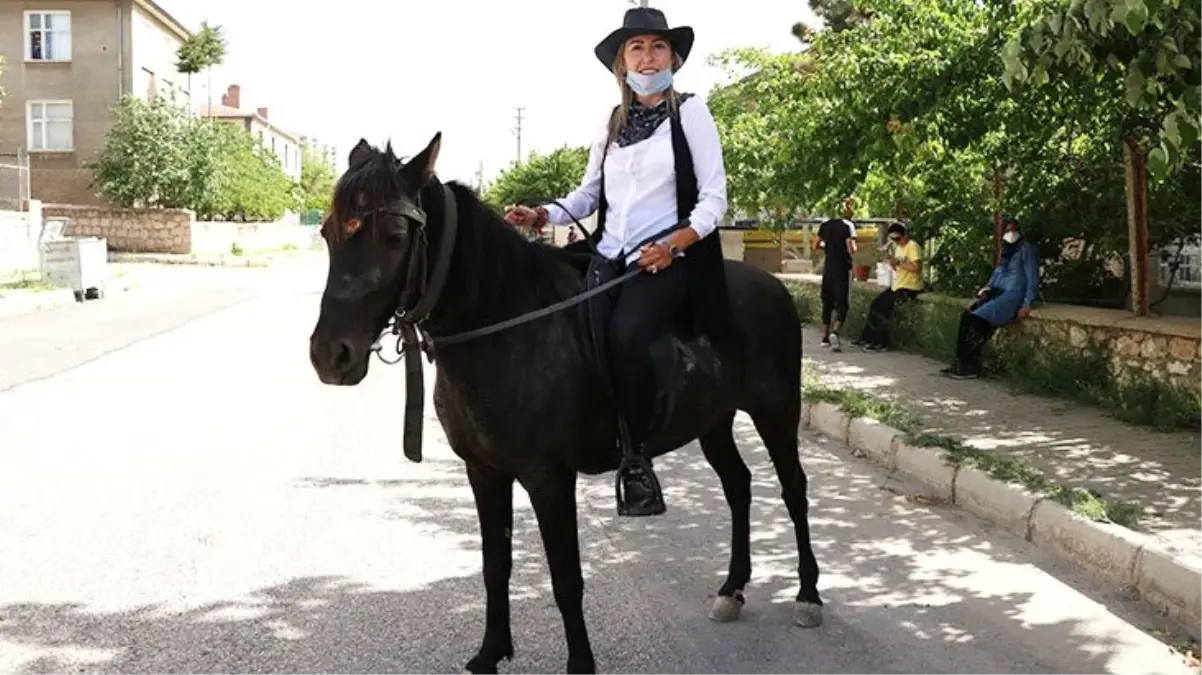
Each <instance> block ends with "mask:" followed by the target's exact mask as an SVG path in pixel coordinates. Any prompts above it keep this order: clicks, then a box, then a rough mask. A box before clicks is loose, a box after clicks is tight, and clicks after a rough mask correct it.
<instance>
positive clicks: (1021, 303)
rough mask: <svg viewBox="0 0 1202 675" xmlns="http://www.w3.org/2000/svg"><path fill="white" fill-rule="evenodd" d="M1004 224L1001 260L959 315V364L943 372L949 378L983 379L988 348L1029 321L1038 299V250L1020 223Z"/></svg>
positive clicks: (1009, 219)
mask: <svg viewBox="0 0 1202 675" xmlns="http://www.w3.org/2000/svg"><path fill="white" fill-rule="evenodd" d="M1002 224H1003V227H1004V228H1005V232H1004V233H1003V234H1002V241H1003V246H1002V257H1001V259H1000V260H999V261H998V264H997V267H995V268H994V270H993V274H992V275H990V277H989V283H987V284H986V285H985V287H984V288H982V289H981V290H979V291H977V301H976V302H975V303H973V305H972V306H971V307H969V308H968V309H966V310H964V313H963V314H961V315H960V331H959V335H958V336H957V338H956V360H955V362H953V363H952V365H951V366H949V367H947V368H944V369H943V370H942V371H941V372H942V373H943V374H944V375H947V376H948V377H952V378H955V379H958V380H968V379H974V378H978V377H980V376H981V351H982V350H983V349H984V347H985V344H986V343H987V342H989V339H990V338H992V337H993V334H994V333H995V332H997V329H999V328H1001V327H1003V326H1006V325H1009V324H1010V323H1012V322H1013V321H1015V320H1022V319H1025V318H1027V316H1028V315H1029V314H1030V313H1031V304H1032V303H1034V302H1035V299H1036V298H1038V297H1039V249H1037V248H1036V247H1035V245H1034V244H1032V243H1031V242H1029V241H1027V240H1026V238H1025V237H1023V233H1022V229H1021V228H1020V226H1019V224H1018V220H1016V219H1015V218H1013V217H1012V216H1005V217H1004V219H1003V221H1002Z"/></svg>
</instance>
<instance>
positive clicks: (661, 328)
mask: <svg viewBox="0 0 1202 675" xmlns="http://www.w3.org/2000/svg"><path fill="white" fill-rule="evenodd" d="M687 272H688V271H687V270H686V269H685V266H684V261H683V260H676V261H675V262H673V263H672V264H671V265H669V266H668V269H666V270H663V271H661V272H658V273H656V274H649V273H643V274H639V275H637V276H635V277H634V278H633V279H631V280H630V281H627V282H626V283H624V284H622V285H621V286H620V287H619V289H620V291H619V295H618V299H617V303H616V304H615V305H614V309H613V315H612V317H611V319H610V335H609V352H610V363H611V368H612V369H613V371H614V380H615V381H614V386H615V388H616V390H617V391H616V393H617V396H618V406H619V407H620V408H621V410H622V414H623V416H624V417H625V418H626V424H627V426H628V428H629V429H630V437H631V440H632V441H633V442H634V444H635V446H636V447H637V446H638V445H639V444H642V443H646V442H647V441H649V440H651V439H650V436H651V435H652V433H653V432H654V430H653V429H652V428H651V425H652V424H653V423H654V422H655V420H654V419H653V414H654V412H655V411H654V406H655V397H656V384H657V383H656V380H655V373H654V370H653V369H654V364H653V363H652V359H651V343H652V342H653V341H654V340H655V339H656V338H658V337H660V336H661V335H663V334H664V333H665V332H667V331H669V330H671V327H672V322H673V320H674V317H675V315H676V313H677V312H678V311H679V310H680V308H681V306H682V305H683V304H684V302H685V299H686V297H687V296H688V274H687Z"/></svg>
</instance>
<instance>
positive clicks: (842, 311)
mask: <svg viewBox="0 0 1202 675" xmlns="http://www.w3.org/2000/svg"><path fill="white" fill-rule="evenodd" d="M827 264H828V265H829V263H827ZM850 305H851V270H849V269H829V268H828V269H824V270H823V271H822V325H824V326H829V325H831V319H832V318H833V319H834V320H835V321H838V322H839V324H840V325H842V324H843V322H844V321H847V309H848V307H849V306H850Z"/></svg>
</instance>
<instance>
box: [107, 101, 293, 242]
mask: <svg viewBox="0 0 1202 675" xmlns="http://www.w3.org/2000/svg"><path fill="white" fill-rule="evenodd" d="M89 166H90V168H91V170H92V174H93V182H92V184H93V186H94V187H95V188H96V189H97V190H98V191H99V193H100V195H101V196H103V197H104V198H105V199H107V200H109V201H111V202H113V203H115V204H118V205H120V206H124V207H127V208H129V207H138V208H180V209H191V210H193V211H195V212H196V214H197V217H199V218H201V219H205V220H208V219H217V220H248V221H255V220H257V221H268V220H277V219H279V218H280V217H281V216H283V214H284V212H285V211H287V210H289V209H294V208H297V206H298V205H299V193H298V188H297V185H296V183H295V182H294V181H293V180H292V179H291V178H290V177H289V176H288V175H287V174H285V173H284V171H283V169H281V168H280V165H279V162H278V161H277V159H276V157H275V156H274V155H273V154H272V153H271V152H270V151H268V150H267V149H266V148H264V147H263V144H262V142H261V141H260V140H259V139H257V138H255V137H253V136H251V135H250V134H249V133H247V132H246V131H245V130H244V129H242V128H241V127H239V126H236V125H234V124H229V123H225V122H220V121H214V120H211V119H200V118H195V117H191V116H190V115H188V114H187V112H186V111H185V110H184V109H182V108H180V107H178V106H176V105H175V104H174V101H171V100H168V99H165V98H163V97H154V98H152V99H151V100H149V101H142V100H140V99H138V98H137V97H134V96H132V95H127V96H125V97H123V98H122V99H121V101H120V102H119V103H118V104H117V105H116V106H115V107H114V108H113V124H112V126H111V127H110V128H109V130H108V132H107V134H106V135H105V147H104V150H103V151H102V152H101V153H100V156H99V157H98V158H97V160H96V161H95V162H93V163H91V164H90V165H89Z"/></svg>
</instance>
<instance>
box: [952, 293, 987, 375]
mask: <svg viewBox="0 0 1202 675" xmlns="http://www.w3.org/2000/svg"><path fill="white" fill-rule="evenodd" d="M986 302H987V300H977V301H976V302H974V303H973V304H972V306H971V307H969V308H968V309H966V310H964V312H962V313H961V314H960V328H959V332H958V334H957V335H956V364H957V365H959V366H960V367H961V368H963V369H964V370H967V371H970V372H974V373H980V372H981V352H982V350H984V349H985V344H986V343H987V342H989V339H990V338H992V337H993V334H994V333H995V332H997V328H996V327H995V326H994V325H993V324H991V323H989V322H988V321H986V320H985V319H982V318H981V317H979V316H977V315H976V314H973V313H972V311H973V310H974V309H976V308H977V307H980V306H981V305H983V304H985V303H986Z"/></svg>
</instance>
